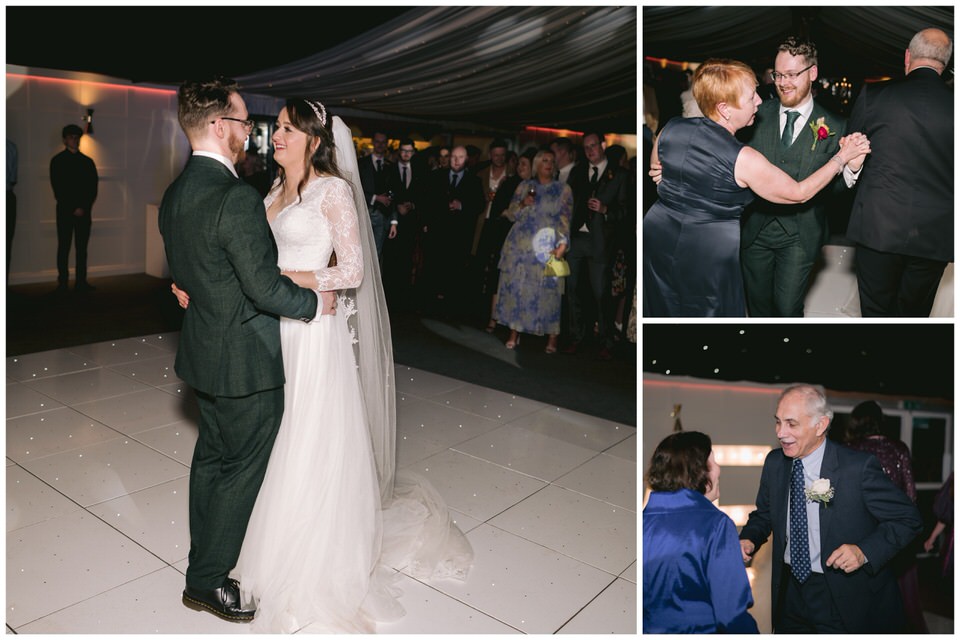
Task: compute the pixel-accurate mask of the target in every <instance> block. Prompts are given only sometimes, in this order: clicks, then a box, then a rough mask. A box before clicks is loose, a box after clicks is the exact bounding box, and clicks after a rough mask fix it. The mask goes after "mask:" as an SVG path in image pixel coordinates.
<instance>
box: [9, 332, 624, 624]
mask: <svg viewBox="0 0 960 640" xmlns="http://www.w3.org/2000/svg"><path fill="white" fill-rule="evenodd" d="M177 337H178V334H176V333H173V334H163V335H158V336H149V337H145V338H130V339H126V340H118V341H116V342H104V343H97V344H89V345H85V346H81V347H73V348H68V349H58V350H54V351H45V352H41V353H35V354H28V355H24V356H18V357H10V358H8V359H7V388H6V410H7V433H6V454H7V477H6V483H7V484H6V488H7V562H6V569H7V583H6V587H7V588H6V596H7V601H6V606H7V610H6V622H7V632H8V633H10V632H16V633H137V634H140V633H143V634H146V633H249V628H248V627H247V626H246V625H242V624H235V623H230V622H225V621H221V620H220V619H218V618H216V617H214V616H212V615H210V614H207V613H202V612H196V611H192V610H190V609H187V608H186V607H184V606H183V605H182V604H181V602H180V592H181V591H182V589H183V585H184V571H185V570H186V564H187V563H186V557H187V552H188V549H189V534H188V526H187V493H188V492H187V486H188V482H187V481H188V475H189V471H190V470H189V465H190V459H191V455H192V452H193V445H194V441H195V439H196V433H197V431H196V426H195V408H194V406H195V405H194V403H193V399H192V398H190V397H189V396H190V393H191V392H190V390H189V388H188V387H187V386H186V385H184V384H183V383H182V382H181V381H180V380H178V379H177V377H176V374H175V373H174V371H173V362H174V353H175V351H176V342H177ZM396 369H397V387H398V397H397V413H398V423H399V424H398V434H397V450H398V462H399V465H400V466H411V467H412V468H414V469H416V470H417V471H418V472H419V473H421V474H423V475H425V476H427V477H428V478H429V479H430V480H431V481H432V482H433V484H434V485H435V486H436V487H437V489H438V490H439V491H440V493H441V494H442V495H443V497H444V498H445V499H446V500H447V503H448V504H449V506H450V508H451V509H452V510H453V515H454V517H455V519H456V521H457V523H458V524H459V526H460V527H461V529H462V530H463V531H464V532H465V533H466V534H467V537H468V538H469V540H470V542H471V543H472V545H473V548H474V551H475V553H476V562H475V566H474V569H473V572H472V574H471V575H470V578H469V580H468V581H467V582H465V583H461V582H456V581H433V582H419V581H417V580H414V579H412V578H410V577H408V576H406V575H404V576H403V577H402V579H401V582H400V586H401V588H402V589H403V591H404V595H403V597H402V599H401V602H402V604H403V605H404V607H405V608H406V610H407V615H406V617H405V618H403V619H402V620H401V621H399V622H395V623H391V624H383V625H380V628H379V629H378V632H379V633H400V634H421V633H458V634H459V633H491V634H494V633H495V634H500V633H537V634H541V633H578V634H581V633H630V634H633V633H636V632H637V631H638V629H637V563H636V560H637V438H636V429H635V428H634V427H632V426H627V425H621V424H616V423H613V422H609V421H606V420H601V419H599V418H594V417H591V416H588V415H584V414H580V413H575V412H571V411H567V410H563V409H559V408H557V407H553V406H549V405H545V404H543V403H540V402H535V401H532V400H528V399H524V398H522V397H518V396H513V395H510V394H506V393H502V392H499V391H494V390H491V389H486V388H484V387H480V386H477V385H474V384H469V383H465V382H461V381H458V380H454V379H452V378H447V377H443V376H439V375H435V374H432V373H428V372H425V371H420V370H416V369H411V368H408V367H405V366H402V365H397V367H396ZM401 573H402V570H401ZM332 578H333V579H336V578H335V576H333V577H332Z"/></svg>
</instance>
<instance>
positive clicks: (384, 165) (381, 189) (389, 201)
mask: <svg viewBox="0 0 960 640" xmlns="http://www.w3.org/2000/svg"><path fill="white" fill-rule="evenodd" d="M372 141H373V151H372V152H371V153H369V154H367V155H365V156H363V157H362V158H360V161H359V170H360V183H361V184H362V185H363V195H364V197H365V198H366V200H367V209H368V212H369V214H370V216H369V217H370V224H371V225H372V226H373V239H374V240H375V241H376V243H377V255H378V256H381V257H382V256H383V243H384V242H385V241H386V239H387V236H391V237H393V236H395V235H396V234H397V231H396V225H397V218H396V212H395V211H394V209H393V195H392V192H391V191H390V189H389V187H388V185H387V175H388V173H389V169H390V163H389V161H388V159H387V134H385V133H384V132H382V131H376V132H374V134H373V138H372Z"/></svg>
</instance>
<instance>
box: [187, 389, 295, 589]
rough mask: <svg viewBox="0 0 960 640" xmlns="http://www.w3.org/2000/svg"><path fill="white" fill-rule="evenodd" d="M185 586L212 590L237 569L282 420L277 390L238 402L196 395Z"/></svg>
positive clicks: (280, 399)
mask: <svg viewBox="0 0 960 640" xmlns="http://www.w3.org/2000/svg"><path fill="white" fill-rule="evenodd" d="M196 396H197V403H198V405H199V407H200V425H199V426H200V435H199V438H198V439H197V444H196V447H195V448H194V450H193V462H192V463H191V465H190V555H189V564H188V566H187V585H189V586H190V587H192V588H195V589H204V590H208V589H216V588H218V587H220V586H222V584H223V581H224V579H225V578H226V577H227V575H228V574H229V573H230V571H231V570H232V569H233V567H234V566H235V565H236V564H237V558H238V557H239V556H240V547H241V545H242V544H243V536H244V534H246V531H247V523H248V521H249V520H250V513H251V512H252V511H253V504H254V502H255V501H256V499H257V493H259V491H260V485H261V484H262V483H263V476H264V474H265V473H266V471H267V462H269V460H270V451H271V450H272V449H273V442H274V440H275V439H276V437H277V431H278V429H279V428H280V419H281V417H282V416H283V387H278V388H276V389H268V390H266V391H259V392H257V393H253V394H251V395H249V396H244V397H242V398H228V397H223V396H212V395H209V394H206V393H201V392H200V391H197V392H196Z"/></svg>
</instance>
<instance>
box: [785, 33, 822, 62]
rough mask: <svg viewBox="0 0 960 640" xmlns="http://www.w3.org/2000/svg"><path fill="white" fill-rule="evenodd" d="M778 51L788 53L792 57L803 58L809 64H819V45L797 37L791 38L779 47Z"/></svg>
mask: <svg viewBox="0 0 960 640" xmlns="http://www.w3.org/2000/svg"><path fill="white" fill-rule="evenodd" d="M777 51H778V52H779V51H786V52H787V53H789V54H790V55H792V56H803V59H804V60H806V61H807V64H817V45H815V44H813V43H812V42H810V41H809V40H801V39H800V38H797V37H796V36H790V37H788V38H787V39H786V40H784V41H783V43H782V44H781V45H780V46H779V47H777Z"/></svg>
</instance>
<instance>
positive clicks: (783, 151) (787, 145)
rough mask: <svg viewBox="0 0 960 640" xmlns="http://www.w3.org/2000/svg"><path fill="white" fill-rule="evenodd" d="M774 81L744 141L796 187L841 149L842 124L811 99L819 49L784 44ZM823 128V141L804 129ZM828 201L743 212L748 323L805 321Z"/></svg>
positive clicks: (758, 204) (759, 205) (822, 197)
mask: <svg viewBox="0 0 960 640" xmlns="http://www.w3.org/2000/svg"><path fill="white" fill-rule="evenodd" d="M772 76H773V78H774V83H775V86H776V89H777V96H778V97H779V100H766V101H765V102H763V103H762V104H761V105H760V108H759V109H758V110H757V115H756V124H755V126H753V127H750V128H748V129H746V130H745V133H744V138H743V141H744V142H746V143H747V144H749V145H750V146H751V147H753V148H754V149H756V150H757V151H759V152H760V153H762V154H763V155H764V157H766V159H767V160H769V161H770V162H771V163H772V164H773V165H774V166H776V167H778V168H779V169H782V170H783V171H784V172H786V173H787V174H788V175H789V176H790V177H791V178H793V179H794V180H796V181H798V182H799V181H801V180H803V179H805V178H807V177H808V176H809V175H810V174H812V173H814V172H815V171H816V170H817V169H819V168H820V167H822V166H823V165H825V164H826V163H827V162H829V161H830V158H831V157H833V156H834V155H835V154H836V153H837V151H839V149H840V138H842V137H843V136H844V135H845V134H846V129H847V121H846V119H845V118H843V117H841V116H838V115H836V114H834V113H832V112H830V111H827V110H826V109H824V108H823V107H822V106H821V105H820V104H818V103H817V102H816V101H815V100H814V99H813V83H814V82H815V81H816V80H817V48H816V47H815V46H814V44H813V43H812V42H804V41H801V40H798V39H797V38H794V37H789V38H787V39H786V40H785V41H784V42H783V43H782V44H781V45H780V47H779V48H778V50H777V56H776V58H775V61H774V71H773V72H772ZM821 122H822V124H823V125H824V126H825V127H826V130H825V133H824V135H825V136H826V137H825V138H822V139H821V138H819V136H817V134H815V133H814V131H813V129H811V126H810V125H811V124H812V125H817V124H818V123H821ZM818 129H819V127H818ZM846 171H847V172H848V173H849V170H846ZM842 183H843V180H838V181H836V182H835V185H836V186H835V189H836V190H839V191H843V190H844V189H843V186H842ZM830 197H831V189H824V190H823V191H822V192H820V193H819V194H817V195H816V196H814V197H813V198H812V199H811V200H810V201H808V202H805V203H803V204H789V205H788V204H774V203H771V202H767V201H766V200H763V199H759V198H758V199H757V200H756V201H754V203H753V204H752V205H751V206H750V207H748V208H747V210H746V211H745V212H744V218H743V223H742V226H741V237H740V265H741V268H742V270H743V288H744V293H745V294H746V296H747V310H748V312H749V314H750V316H751V317H754V318H759V317H801V316H803V302H804V298H805V297H806V294H807V288H808V280H809V278H810V272H811V270H812V269H813V265H814V264H815V263H816V261H817V258H818V257H819V255H820V248H821V247H822V246H823V244H824V243H825V242H826V241H827V239H828V238H829V231H828V229H827V202H828V200H829V199H830Z"/></svg>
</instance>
